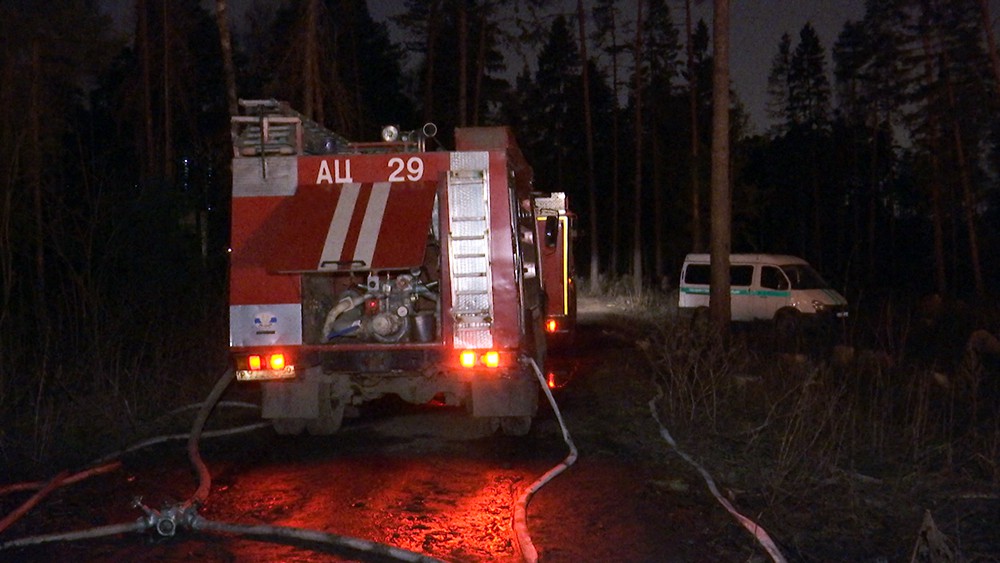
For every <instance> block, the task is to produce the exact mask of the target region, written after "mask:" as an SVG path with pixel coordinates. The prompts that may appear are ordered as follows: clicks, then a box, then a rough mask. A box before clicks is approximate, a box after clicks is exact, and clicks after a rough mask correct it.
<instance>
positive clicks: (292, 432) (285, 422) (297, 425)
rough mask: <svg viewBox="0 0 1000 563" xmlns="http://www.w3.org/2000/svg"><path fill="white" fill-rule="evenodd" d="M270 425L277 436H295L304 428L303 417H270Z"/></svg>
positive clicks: (304, 421)
mask: <svg viewBox="0 0 1000 563" xmlns="http://www.w3.org/2000/svg"><path fill="white" fill-rule="evenodd" d="M271 426H272V427H274V432H275V433H276V434H278V435H279V436H297V435H299V434H301V433H302V431H303V430H305V429H306V419H304V418H272V419H271Z"/></svg>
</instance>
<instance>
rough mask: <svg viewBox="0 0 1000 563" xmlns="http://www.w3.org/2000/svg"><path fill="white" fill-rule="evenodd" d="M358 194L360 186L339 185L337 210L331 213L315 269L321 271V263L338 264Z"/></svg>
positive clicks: (355, 184)
mask: <svg viewBox="0 0 1000 563" xmlns="http://www.w3.org/2000/svg"><path fill="white" fill-rule="evenodd" d="M360 192H361V184H358V183H353V184H342V185H341V188H340V199H338V200H337V208H336V209H334V211H333V218H332V219H331V220H330V230H329V231H327V233H326V242H325V243H324V244H323V253H322V254H320V256H319V264H317V265H316V266H317V268H320V269H321V268H322V266H323V262H339V261H340V260H341V254H342V253H343V252H344V241H345V240H346V239H347V231H348V229H350V227H351V216H352V215H354V206H355V205H356V204H357V202H358V194H359V193H360Z"/></svg>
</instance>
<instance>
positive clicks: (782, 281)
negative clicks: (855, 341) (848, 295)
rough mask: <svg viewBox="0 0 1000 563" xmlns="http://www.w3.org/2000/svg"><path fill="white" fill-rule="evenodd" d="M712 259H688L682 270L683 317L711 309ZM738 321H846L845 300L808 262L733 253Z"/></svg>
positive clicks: (731, 279)
mask: <svg viewBox="0 0 1000 563" xmlns="http://www.w3.org/2000/svg"><path fill="white" fill-rule="evenodd" d="M710 260H711V258H710V256H709V255H708V254H688V255H687V257H686V258H685V259H684V266H683V268H682V269H681V278H680V291H679V295H680V297H679V298H678V299H679V302H678V306H679V307H680V312H681V313H682V314H684V313H692V312H694V311H695V310H696V309H698V308H699V307H708V296H709V291H708V287H709V280H710V279H711V266H710ZM729 263H730V267H729V284H730V295H731V299H732V315H733V320H734V321H752V320H758V319H760V320H771V319H774V320H776V321H782V320H796V319H802V320H805V319H819V318H821V317H822V318H846V317H847V300H846V299H844V296H843V295H841V294H840V293H838V292H837V290H835V289H833V288H831V287H830V285H829V284H827V283H826V282H825V281H824V280H823V278H822V277H821V276H820V275H819V274H818V273H817V272H816V270H814V269H813V268H812V266H810V265H809V263H808V262H806V261H805V260H803V259H801V258H797V257H795V256H785V255H780V254H730V255H729Z"/></svg>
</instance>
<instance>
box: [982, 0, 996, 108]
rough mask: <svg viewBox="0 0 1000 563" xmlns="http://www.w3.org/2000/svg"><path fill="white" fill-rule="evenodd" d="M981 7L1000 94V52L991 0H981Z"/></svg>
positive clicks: (994, 75) (987, 42) (988, 48)
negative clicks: (999, 52) (994, 31)
mask: <svg viewBox="0 0 1000 563" xmlns="http://www.w3.org/2000/svg"><path fill="white" fill-rule="evenodd" d="M979 9H980V10H981V11H982V14H983V35H985V36H986V46H987V50H988V51H989V56H990V66H992V67H993V86H994V87H995V88H996V89H997V94H1000V54H998V53H997V42H996V39H995V38H994V37H993V19H992V18H991V17H990V2H989V0H979Z"/></svg>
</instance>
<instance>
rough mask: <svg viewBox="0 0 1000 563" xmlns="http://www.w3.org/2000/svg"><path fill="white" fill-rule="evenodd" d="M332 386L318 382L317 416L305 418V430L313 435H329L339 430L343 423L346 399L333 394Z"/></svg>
mask: <svg viewBox="0 0 1000 563" xmlns="http://www.w3.org/2000/svg"><path fill="white" fill-rule="evenodd" d="M332 387H333V385H332V384H330V383H320V384H319V416H317V417H316V418H310V419H307V420H306V430H308V431H309V433H310V434H312V435H313V436H329V435H330V434H333V433H335V432H336V431H338V430H340V427H341V426H342V425H343V423H344V407H346V406H347V401H346V400H345V398H344V397H339V396H337V395H334V394H333V393H332V392H331V391H332Z"/></svg>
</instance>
